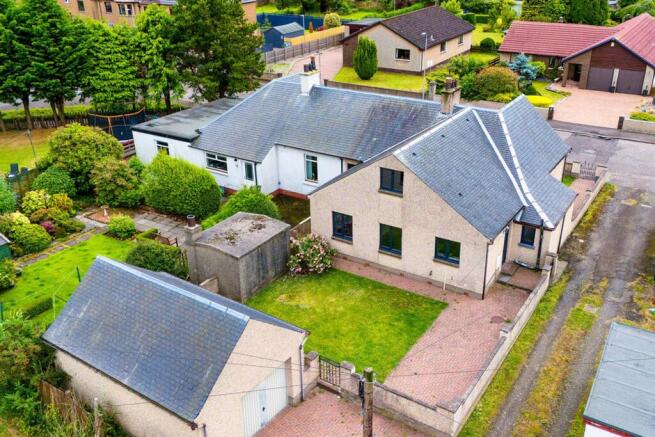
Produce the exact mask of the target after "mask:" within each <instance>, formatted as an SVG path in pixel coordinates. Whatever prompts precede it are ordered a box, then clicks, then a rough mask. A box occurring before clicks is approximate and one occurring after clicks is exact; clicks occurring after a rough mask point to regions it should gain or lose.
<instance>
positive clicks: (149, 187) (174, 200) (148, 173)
mask: <svg viewBox="0 0 655 437" xmlns="http://www.w3.org/2000/svg"><path fill="white" fill-rule="evenodd" d="M143 195H144V197H145V201H146V204H147V205H150V206H152V207H153V208H155V209H158V210H160V211H163V212H169V213H173V214H179V215H187V214H193V215H195V216H196V217H198V218H200V219H202V218H205V217H208V216H210V215H211V214H213V213H215V212H216V211H217V210H218V207H219V205H220V203H221V188H220V187H219V186H218V184H217V183H216V179H214V176H212V174H211V173H209V171H207V169H204V168H200V167H197V166H195V165H193V164H191V163H190V162H188V161H184V160H182V159H178V158H172V157H170V156H168V155H164V154H163V153H160V154H159V155H158V156H157V157H156V158H155V159H154V160H153V161H152V163H151V164H150V165H149V166H148V167H146V169H145V170H144V172H143Z"/></svg>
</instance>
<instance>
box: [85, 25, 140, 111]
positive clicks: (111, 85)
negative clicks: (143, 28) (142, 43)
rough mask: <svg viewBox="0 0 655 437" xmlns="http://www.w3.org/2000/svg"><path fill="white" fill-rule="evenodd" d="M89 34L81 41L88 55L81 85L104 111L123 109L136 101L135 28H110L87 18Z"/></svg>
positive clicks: (95, 104)
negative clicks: (83, 42)
mask: <svg viewBox="0 0 655 437" xmlns="http://www.w3.org/2000/svg"><path fill="white" fill-rule="evenodd" d="M87 26H88V29H89V37H88V38H87V40H86V43H85V45H84V48H85V50H87V51H88V52H89V53H92V54H93V56H89V59H88V61H89V65H88V75H86V78H85V80H84V81H83V86H82V89H83V91H84V94H85V95H86V96H89V97H91V100H92V102H93V105H94V106H95V107H96V108H97V109H98V110H101V111H105V112H115V113H120V112H124V111H125V110H127V109H128V108H130V106H131V105H133V104H134V102H135V101H136V94H137V89H138V87H139V80H138V77H137V67H136V65H135V59H134V53H135V52H136V43H135V37H134V35H135V30H134V29H131V28H129V27H126V26H122V25H120V26H116V27H113V28H110V27H109V26H108V25H107V24H106V23H103V22H99V21H95V20H94V21H89V22H88V23H87Z"/></svg>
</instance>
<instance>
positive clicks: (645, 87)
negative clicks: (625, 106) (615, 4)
mask: <svg viewBox="0 0 655 437" xmlns="http://www.w3.org/2000/svg"><path fill="white" fill-rule="evenodd" d="M653 40H655V20H654V19H653V17H651V16H650V15H649V14H647V13H644V14H641V15H639V16H637V17H635V18H632V19H631V20H628V21H626V22H624V23H621V24H619V25H617V26H615V27H607V26H591V25H586V24H567V23H541V22H534V21H514V22H512V25H511V27H510V28H509V31H508V32H507V35H506V36H505V39H504V40H503V43H502V44H501V46H500V48H499V49H498V51H499V53H500V57H501V60H503V61H507V62H509V61H511V60H512V59H513V58H514V57H515V56H517V55H519V54H521V53H523V54H525V55H528V56H530V57H531V58H532V59H533V60H535V61H543V62H544V63H545V64H546V66H548V67H550V68H551V69H558V68H561V69H562V73H561V74H562V85H563V86H567V85H570V84H571V83H574V84H577V86H578V87H579V88H584V89H590V90H599V91H610V92H618V93H628V94H644V95H647V94H649V93H650V92H651V89H652V87H653V81H654V79H655V47H654V46H653V44H652V41H653Z"/></svg>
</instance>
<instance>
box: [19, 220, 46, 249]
mask: <svg viewBox="0 0 655 437" xmlns="http://www.w3.org/2000/svg"><path fill="white" fill-rule="evenodd" d="M12 237H13V245H12V246H15V247H16V248H17V249H18V250H17V252H18V254H19V255H27V254H29V253H35V252H40V251H42V250H43V249H45V248H46V247H48V246H49V245H50V242H51V241H52V238H50V235H49V234H48V232H47V231H46V230H45V229H44V228H43V227H42V226H39V225H34V224H27V225H19V226H16V229H15V230H14V232H13V234H12Z"/></svg>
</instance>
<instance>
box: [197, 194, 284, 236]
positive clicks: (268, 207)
mask: <svg viewBox="0 0 655 437" xmlns="http://www.w3.org/2000/svg"><path fill="white" fill-rule="evenodd" d="M237 212H249V213H252V214H263V215H267V216H269V217H272V218H274V219H279V218H280V212H279V211H278V209H277V205H276V204H275V202H273V200H272V198H271V196H269V195H267V194H264V193H262V192H261V189H260V188H259V187H244V188H242V189H240V190H239V191H237V192H236V193H235V194H233V195H232V196H230V197H229V198H228V199H227V202H225V204H224V205H223V206H222V207H221V209H220V210H219V211H218V212H217V213H216V214H214V215H211V216H209V217H207V219H205V220H203V221H202V227H203V229H207V228H211V227H212V226H214V225H215V224H216V223H219V222H221V221H223V220H225V219H226V218H228V217H232V216H233V215H234V214H236V213H237Z"/></svg>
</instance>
